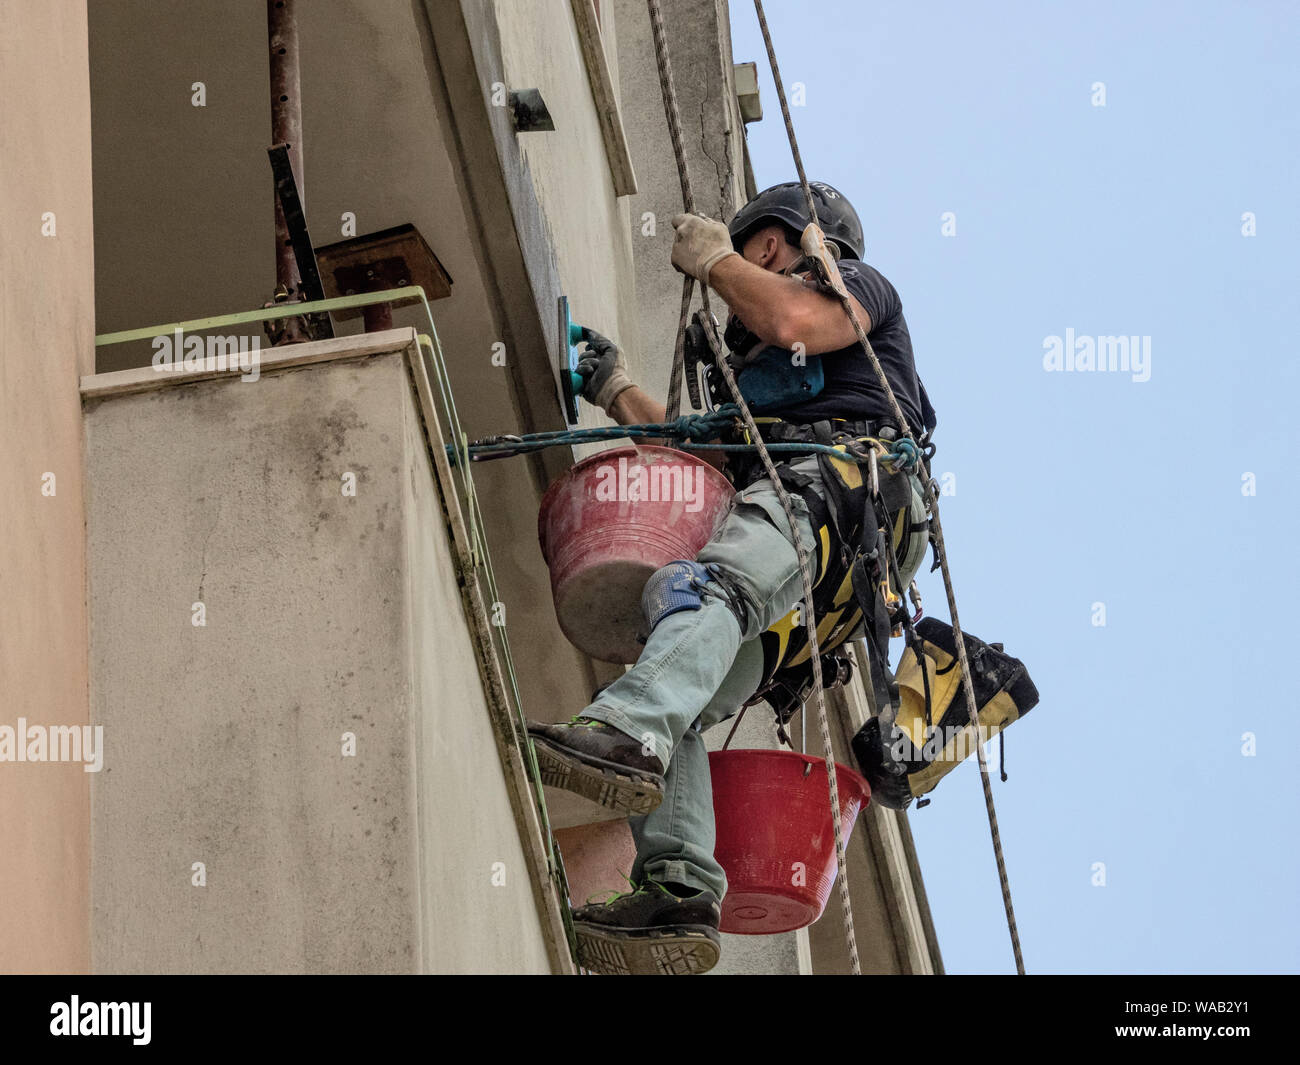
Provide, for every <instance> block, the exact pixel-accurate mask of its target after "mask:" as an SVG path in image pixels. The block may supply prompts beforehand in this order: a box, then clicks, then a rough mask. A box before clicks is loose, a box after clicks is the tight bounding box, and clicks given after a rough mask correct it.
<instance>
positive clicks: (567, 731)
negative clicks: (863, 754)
mask: <svg viewBox="0 0 1300 1065" xmlns="http://www.w3.org/2000/svg"><path fill="white" fill-rule="evenodd" d="M811 189H812V194H813V197H814V199H815V201H816V205H817V217H818V222H819V224H820V226H821V227H822V230H823V231H824V233H825V234H826V238H827V241H828V243H829V244H830V245H832V246H833V250H834V252H836V253H838V257H839V271H840V274H841V276H842V277H843V279H844V284H845V286H846V287H847V289H848V291H849V293H850V294H851V296H852V302H853V309H854V310H855V311H856V313H857V316H858V320H859V321H860V322H861V323H862V326H863V328H864V329H865V330H866V332H867V336H868V339H869V340H870V342H871V345H872V348H873V349H874V351H875V353H876V355H877V357H878V358H879V360H880V363H881V365H882V367H883V368H884V371H885V374H886V376H887V378H888V380H889V383H890V386H891V388H892V390H893V393H894V395H895V396H896V397H897V400H898V402H899V404H900V405H901V407H902V410H903V413H904V414H905V415H906V416H907V419H908V421H909V424H910V425H911V426H914V427H917V428H916V429H915V430H914V431H916V432H919V431H920V427H921V426H926V425H930V426H932V425H933V420H934V419H933V410H932V408H930V406H929V401H928V399H926V398H925V396H924V389H923V388H922V386H921V383H920V380H919V378H918V377H917V373H916V369H915V366H914V364H913V359H912V345H911V340H910V338H909V336H908V330H907V323H906V322H905V321H904V318H903V311H902V305H901V303H900V301H899V297H898V293H897V292H896V291H895V289H894V287H893V286H892V285H891V284H890V283H889V281H887V280H886V279H885V278H884V277H883V276H882V275H881V274H880V273H879V272H878V271H877V270H875V269H874V268H872V267H871V266H868V265H866V264H865V263H863V262H862V261H861V260H862V255H863V235H862V225H861V222H860V221H859V219H858V215H857V212H856V211H855V210H854V209H853V207H852V205H851V204H850V203H849V202H848V200H847V199H846V198H845V197H844V196H843V195H842V194H841V193H840V192H839V191H838V190H836V189H835V188H833V187H832V186H830V185H827V184H824V183H821V182H816V183H813V184H812V186H811ZM810 221H811V220H810V219H809V218H808V213H807V206H806V201H805V198H804V194H803V190H802V188H801V186H800V185H799V183H797V182H790V183H787V184H782V185H777V186H774V187H772V188H770V189H766V190H765V191H763V192H761V193H759V194H758V196H756V197H755V198H754V199H753V200H751V201H750V202H749V203H748V204H746V205H745V206H744V207H743V208H742V209H741V210H740V211H739V212H738V213H737V214H736V216H735V218H734V219H733V220H732V221H731V224H730V225H729V226H727V225H723V224H722V223H721V222H718V221H716V220H711V219H708V218H704V217H702V216H699V215H693V214H681V215H678V216H676V217H675V218H673V220H672V223H673V226H674V228H675V238H674V242H673V247H672V264H673V266H674V267H675V268H676V269H677V270H679V271H681V272H683V273H686V274H690V275H691V276H692V277H694V278H696V279H697V280H698V281H699V282H700V283H701V284H703V285H706V286H708V287H709V288H711V289H713V291H714V292H716V293H717V294H718V295H719V296H720V297H721V298H722V299H723V300H724V301H725V302H726V304H727V307H728V309H729V310H730V312H731V317H730V320H729V323H728V326H727V329H726V333H725V340H726V343H727V346H728V348H729V350H730V353H731V354H730V361H731V362H732V365H733V366H735V367H738V368H739V369H740V371H741V389H742V394H743V393H744V388H745V383H744V380H745V369H746V367H748V366H751V365H754V363H755V360H757V359H759V358H760V357H764V353H767V354H766V357H770V356H771V353H772V351H773V349H776V350H777V351H779V352H780V353H781V355H780V358H781V360H782V363H783V365H784V366H786V367H789V366H797V365H799V364H801V363H803V364H807V363H817V364H818V369H819V376H820V378H821V380H820V382H819V383H820V387H819V388H817V387H810V386H809V385H808V383H807V381H801V382H800V383H799V385H798V387H797V388H796V389H795V391H794V392H793V393H792V394H791V396H790V397H789V398H790V403H789V405H788V406H786V407H784V408H782V407H781V399H780V397H779V396H776V397H773V396H771V395H769V396H767V397H766V400H767V401H768V405H767V407H766V416H765V420H764V421H763V424H762V426H761V428H762V429H763V435H764V436H765V437H766V436H767V435H768V433H769V432H770V433H772V434H774V435H773V436H772V437H771V438H772V439H781V440H787V441H788V440H805V441H812V440H814V439H825V440H827V441H829V440H832V439H833V440H843V439H848V438H862V437H878V436H880V435H882V434H884V435H886V436H888V435H889V433H890V432H891V431H892V432H894V433H896V432H897V430H898V428H899V427H897V426H894V425H893V422H894V418H893V416H892V414H891V407H890V405H889V401H888V398H887V396H886V395H885V393H884V391H883V389H882V388H881V387H880V384H879V382H878V380H877V379H876V377H875V375H874V373H873V370H872V367H871V364H870V362H869V360H868V359H867V357H866V354H865V352H864V351H863V349H862V346H861V344H859V343H858V342H857V338H856V334H855V332H854V330H853V325H852V323H851V322H850V320H849V318H848V316H847V315H846V314H845V313H844V308H843V306H842V304H841V303H840V302H839V300H838V299H837V298H835V297H834V296H833V295H831V294H829V293H828V292H827V291H826V290H825V289H824V288H822V287H821V286H819V285H818V284H817V282H816V281H815V275H813V274H812V272H811V264H809V262H808V260H806V259H805V258H804V257H803V253H802V252H801V250H800V246H799V237H800V234H801V233H802V232H803V230H804V228H805V227H806V226H807V225H808V223H809V222H810ZM587 343H588V351H587V352H586V353H585V354H584V356H583V358H582V359H581V360H580V362H579V365H578V372H579V373H580V374H582V375H583V377H584V379H585V380H584V386H583V389H582V395H583V397H584V398H586V399H588V400H589V401H591V402H593V403H595V404H597V405H599V406H600V407H601V408H602V409H603V410H605V412H606V413H607V414H609V415H610V416H611V417H612V418H614V420H616V421H617V422H618V423H620V424H624V425H626V424H634V423H648V422H661V421H663V420H664V415H665V411H664V406H663V405H662V404H660V403H658V402H657V401H656V400H654V399H653V398H651V397H650V396H649V395H648V394H647V393H646V392H645V391H643V390H642V389H641V388H640V387H639V386H637V385H636V384H635V383H634V382H633V381H632V379H631V378H630V377H629V376H628V372H627V366H626V362H625V360H624V358H623V355H622V353H621V351H620V350H619V348H618V347H617V346H616V345H615V344H614V343H613V342H612V341H610V340H608V339H606V338H604V337H602V336H599V335H597V334H594V333H591V334H590V335H589V339H588V342H587ZM796 353H797V354H799V355H801V356H802V358H796V357H794V356H795V355H796ZM810 357H820V358H816V359H815V358H810ZM782 457H783V455H782V454H781V453H777V455H776V458H777V459H780V458H782ZM727 469H728V475H729V476H731V477H732V479H733V481H734V483H735V487H736V489H737V494H736V495H735V496H734V497H733V499H732V501H731V506H730V509H729V511H728V513H727V515H726V517H725V519H724V520H723V521H722V522H721V524H720V525H719V526H718V528H717V530H716V531H715V533H714V535H713V537H712V539H711V540H710V541H709V542H708V543H707V544H706V545H705V547H704V548H703V549H702V550H701V551H700V552H699V553H698V555H697V556H696V557H695V558H694V559H692V560H680V561H676V562H672V563H669V564H668V565H667V566H664V567H663V568H662V569H660V570H658V571H657V572H656V573H654V575H653V576H651V578H650V579H649V581H648V582H647V584H646V586H645V591H644V594H643V596H642V611H643V614H644V620H645V631H646V634H647V635H646V643H645V647H644V650H643V651H642V653H641V655H640V657H639V658H638V660H637V662H636V664H635V666H633V667H632V668H631V669H630V670H629V671H628V672H626V673H625V674H624V675H623V676H622V677H620V678H619V679H618V680H616V681H614V682H613V683H612V684H610V685H608V686H606V687H605V688H604V689H602V690H601V691H599V692H598V693H597V694H596V695H595V697H594V699H593V702H592V704H591V705H590V706H588V707H587V708H586V709H585V710H583V711H582V712H581V713H580V714H579V715H578V716H576V717H574V718H573V719H572V720H571V721H569V722H567V723H561V724H539V723H530V725H529V734H530V736H531V737H532V739H533V741H534V744H535V749H536V752H537V758H538V763H539V766H540V767H541V770H542V777H543V780H544V781H545V782H546V783H548V784H551V785H555V786H559V787H563V788H567V789H568V790H570V791H574V792H576V793H578V794H580V795H584V796H586V797H587V798H589V799H592V800H594V801H596V802H598V803H600V804H602V805H604V806H606V807H609V808H610V809H613V810H617V811H620V812H624V813H626V814H628V815H629V816H628V822H629V825H630V826H631V830H632V834H633V838H634V840H635V842H636V860H635V863H634V865H633V867H632V869H631V871H630V876H629V880H630V882H631V885H632V891H631V892H628V893H625V894H622V895H618V896H616V897H614V898H611V899H610V900H608V901H607V902H603V903H590V904H588V905H585V906H582V907H580V908H578V909H576V910H575V911H574V914H573V918H574V926H575V929H576V932H577V937H578V943H579V955H580V958H579V960H580V962H581V963H582V964H583V965H584V966H585V967H586V968H588V969H591V970H593V971H596V972H603V973H656V972H658V973H666V974H687V973H695V972H704V971H707V970H708V969H710V968H712V967H713V966H714V965H715V964H716V963H717V960H718V957H719V954H720V940H719V935H718V925H719V921H720V916H721V909H720V903H721V900H722V897H723V896H724V895H725V893H726V889H727V881H726V875H725V874H724V872H723V870H722V868H721V866H720V865H719V864H718V862H717V861H716V860H715V859H714V857H713V846H714V821H713V802H712V789H711V785H710V779H709V762H708V756H707V752H706V749H705V745H704V740H703V737H702V736H701V733H702V732H703V731H704V730H706V729H708V728H710V727H711V726H713V725H715V724H717V723H718V722H720V721H721V720H723V719H725V718H727V717H729V716H731V715H733V714H734V713H735V712H736V711H737V709H738V708H739V707H740V706H741V705H742V704H744V703H746V702H747V701H748V700H749V699H750V698H751V697H753V696H754V693H755V692H756V690H758V689H759V688H760V685H761V684H762V683H763V681H764V678H765V674H766V673H769V672H770V670H769V669H766V668H765V661H764V659H765V655H764V650H763V644H762V641H760V639H759V637H760V635H762V634H763V633H764V632H765V631H766V630H768V629H769V628H770V627H771V626H772V625H773V624H774V622H777V621H778V619H781V618H782V617H784V616H785V615H787V614H789V613H790V612H791V611H792V610H793V609H794V608H795V607H797V606H798V604H799V602H800V600H801V599H802V597H803V585H802V577H801V570H800V564H799V559H798V555H797V553H796V550H795V547H794V534H793V532H792V530H791V528H790V524H789V522H788V520H787V517H786V514H785V511H784V509H783V507H782V505H781V503H780V501H779V499H778V496H777V493H776V490H775V489H774V487H773V486H772V484H771V482H770V480H769V479H768V477H767V475H766V473H765V471H764V470H763V468H762V466H761V465H759V464H758V463H757V462H756V461H753V460H752V459H750V460H748V461H742V462H740V463H735V462H729V463H728V467H727ZM778 469H780V470H782V479H783V481H785V482H786V483H787V485H789V486H791V487H794V488H797V489H798V491H791V492H790V499H791V502H792V504H793V507H794V511H795V514H796V517H797V525H798V527H799V535H800V539H801V541H802V546H803V548H804V550H805V551H806V552H807V555H808V557H809V559H811V560H813V561H814V563H817V564H818V565H820V566H822V567H823V568H824V565H825V563H826V561H827V559H826V558H821V556H819V555H818V550H819V547H821V548H822V549H823V551H825V550H826V548H829V549H830V552H831V554H833V555H835V556H836V557H841V552H840V550H839V549H840V547H841V546H842V545H841V544H840V543H838V542H837V543H833V544H831V543H829V542H827V541H826V540H825V539H824V537H823V536H819V535H818V533H819V532H823V533H824V532H826V531H827V530H826V529H824V528H823V529H815V527H814V526H815V525H822V524H827V523H829V524H834V525H835V527H836V528H835V530H834V531H837V532H839V533H840V534H841V536H843V537H846V538H847V537H848V536H856V530H858V529H860V528H861V527H862V525H863V522H864V521H867V520H871V521H872V522H874V518H871V519H868V518H867V517H866V516H864V514H863V513H861V511H862V510H863V507H864V504H863V502H862V500H863V499H864V497H865V494H864V493H863V492H859V493H858V495H857V497H856V499H857V502H856V503H855V504H854V505H856V506H857V507H858V510H859V511H860V513H858V514H856V515H846V514H843V513H837V514H836V515H835V519H836V520H835V521H834V522H829V519H828V518H827V517H826V515H827V510H828V505H827V502H826V500H827V497H828V494H832V493H830V488H828V484H827V469H828V467H827V466H826V464H825V462H824V461H823V459H822V458H820V457H819V456H818V455H817V454H816V453H810V454H806V455H799V456H797V457H796V458H795V459H794V460H792V461H786V462H782V463H781V465H780V466H779V467H778ZM912 481H913V482H914V484H913V485H912V488H913V491H914V496H915V499H916V500H917V501H918V503H919V499H920V485H919V482H917V481H916V479H915V477H914V476H913V477H912ZM844 498H847V497H844V496H840V497H839V500H840V502H841V505H842V501H843V499H844ZM835 502H836V499H835V498H834V495H833V494H832V498H831V500H830V508H831V509H835V508H834V504H835ZM810 504H812V507H811V508H810ZM849 526H852V527H853V529H854V530H855V531H854V532H853V533H850V532H849ZM874 528H875V526H874V524H873V525H872V529H873V530H874ZM837 539H839V537H837ZM819 541H820V543H819ZM854 544H856V540H854V541H853V543H851V544H848V545H847V546H850V547H852V546H853V545H854ZM924 546H925V545H924V542H922V543H921V550H920V551H919V552H918V551H914V550H913V551H909V552H907V557H906V559H905V560H904V559H903V558H902V556H900V559H899V561H900V569H902V570H904V571H905V572H903V573H902V574H901V576H902V580H903V587H906V585H907V582H910V581H911V578H912V575H913V574H914V573H915V571H916V569H917V567H918V566H919V563H920V559H921V557H922V556H923V554H924ZM842 572H843V573H845V574H846V573H847V571H846V570H845V571H842ZM844 579H845V581H847V576H845V577H844ZM886 642H887V639H886ZM766 657H767V658H769V659H770V657H771V656H770V655H768V656H766ZM770 664H771V663H770V662H768V663H767V665H770Z"/></svg>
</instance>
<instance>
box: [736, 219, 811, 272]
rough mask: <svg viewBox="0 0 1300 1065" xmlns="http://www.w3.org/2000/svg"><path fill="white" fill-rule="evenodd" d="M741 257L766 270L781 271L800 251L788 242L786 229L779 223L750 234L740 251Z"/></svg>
mask: <svg viewBox="0 0 1300 1065" xmlns="http://www.w3.org/2000/svg"><path fill="white" fill-rule="evenodd" d="M740 254H741V257H742V258H744V259H745V260H747V261H748V262H751V263H753V264H754V265H755V266H761V267H762V268H763V269H764V270H772V271H780V270H783V269H784V268H785V267H786V265H787V264H788V263H790V262H791V261H792V260H793V259H794V257H795V256H796V255H798V252H797V250H796V249H795V248H793V247H791V246H790V245H789V244H787V243H786V239H785V230H784V229H782V228H781V227H780V226H779V225H771V226H764V227H763V228H762V229H757V230H755V231H754V232H753V233H751V234H750V235H749V238H748V239H747V240H746V241H745V246H744V247H743V248H742V249H741V251H740Z"/></svg>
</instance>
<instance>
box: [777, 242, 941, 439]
mask: <svg viewBox="0 0 1300 1065" xmlns="http://www.w3.org/2000/svg"><path fill="white" fill-rule="evenodd" d="M839 266H840V276H841V277H843V278H844V286H845V288H847V289H848V290H849V292H850V293H851V294H852V295H853V296H854V298H855V299H857V301H858V302H859V303H861V304H862V307H863V309H864V310H865V311H866V312H867V314H869V315H870V316H871V328H870V329H869V330H868V331H867V339H868V340H869V341H871V347H872V350H873V351H875V353H876V358H878V359H879V360H880V366H881V368H882V369H883V370H884V371H885V376H886V377H887V378H888V379H889V386H890V388H892V389H893V390H894V395H895V397H896V398H897V399H898V405H899V406H900V407H902V408H903V413H904V414H906V415H907V420H908V422H909V423H910V425H911V426H912V431H913V432H915V433H921V432H923V430H924V428H925V420H926V419H925V418H924V417H923V411H924V410H925V409H927V408H928V407H929V403H928V400H927V401H925V402H924V403H923V401H922V398H921V397H922V395H923V393H924V389H923V388H922V385H921V381H920V378H919V377H917V374H916V365H915V363H914V362H913V360H912V338H911V336H909V335H908V332H907V322H906V321H905V320H904V318H903V303H902V300H900V299H899V298H898V292H897V291H896V290H895V289H894V286H893V285H891V284H890V283H889V281H888V280H887V279H886V278H885V277H884V275H882V274H881V273H880V271H879V270H877V269H875V267H872V266H868V265H867V264H866V263H861V262H857V261H856V260H854V259H841V260H840V264H839ZM821 360H822V371H823V373H824V374H825V376H826V384H825V386H824V387H823V389H822V391H821V392H820V393H818V394H817V395H816V396H814V397H813V398H812V399H810V400H808V402H806V403H799V404H797V405H795V406H793V407H788V408H786V409H785V410H782V411H773V412H771V413H772V414H774V415H776V416H777V417H780V418H784V419H785V420H786V421H789V422H798V423H806V422H814V421H819V420H821V419H823V418H849V419H867V418H870V419H875V418H888V419H890V420H892V419H893V413H892V411H891V410H890V406H889V398H888V397H887V396H886V395H885V393H884V390H883V389H882V388H881V387H880V382H879V381H878V380H877V379H876V374H875V371H873V370H872V368H871V363H870V362H869V361H868V360H867V355H866V352H864V351H863V350H862V345H861V344H859V343H857V342H856V341H855V342H854V343H853V344H852V345H850V346H849V347H847V348H841V349H840V350H839V351H828V352H825V353H823V354H822V356H821Z"/></svg>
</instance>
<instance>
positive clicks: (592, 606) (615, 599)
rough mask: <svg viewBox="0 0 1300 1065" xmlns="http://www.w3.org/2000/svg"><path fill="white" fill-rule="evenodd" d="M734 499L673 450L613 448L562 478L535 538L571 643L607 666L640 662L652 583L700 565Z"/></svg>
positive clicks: (710, 474) (703, 468)
mask: <svg viewBox="0 0 1300 1065" xmlns="http://www.w3.org/2000/svg"><path fill="white" fill-rule="evenodd" d="M734 493H735V489H734V488H732V486H731V482H730V481H728V480H727V479H726V478H725V477H724V476H723V475H722V474H721V473H719V472H718V471H717V470H715V469H714V468H713V467H712V466H710V465H708V464H707V463H704V462H701V461H700V460H699V459H698V458H696V457H695V456H694V455H688V454H687V453H686V452H684V451H677V450H675V449H673V448H668V447H653V446H651V447H619V448H612V449H611V450H608V451H602V452H601V453H600V454H598V455H593V456H592V457H591V458H588V459H584V460H583V461H582V462H579V463H578V464H577V465H576V466H574V467H573V469H571V470H569V471H568V472H567V473H566V474H564V476H562V477H560V478H559V479H557V480H556V481H555V483H554V484H552V485H551V487H550V488H548V489H547V491H546V495H545V496H543V497H542V506H541V510H540V512H539V513H538V515H537V535H538V539H539V540H540V541H541V545H542V556H543V557H544V558H545V559H546V564H547V566H549V567H550V571H551V594H552V595H553V597H554V599H555V615H556V617H557V618H558V619H559V622H560V629H561V631H562V632H563V633H564V635H565V636H566V637H567V638H568V639H569V642H570V643H572V644H573V645H574V646H575V647H577V648H578V649H579V650H581V651H583V652H585V653H586V654H589V655H591V657H592V658H596V659H599V660H600V661H602V662H622V663H627V662H635V661H636V660H637V658H638V656H639V655H640V653H641V646H642V645H641V644H640V643H639V642H637V633H638V632H639V631H640V630H641V629H642V627H643V626H642V621H641V591H642V589H643V588H645V582H646V581H647V580H649V579H650V575H651V574H652V573H654V571H655V570H657V569H659V568H660V567H661V566H663V565H666V564H667V563H669V562H671V561H672V560H673V559H675V558H685V559H693V558H694V557H695V555H696V553H697V552H698V551H699V550H700V548H702V547H703V546H704V545H705V544H706V543H708V542H709V538H710V537H711V536H712V535H713V531H714V529H715V528H716V527H717V526H718V523H719V522H720V521H721V520H722V518H723V517H724V516H725V515H726V513H727V508H728V505H729V504H730V502H731V497H732V495H733V494H734Z"/></svg>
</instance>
